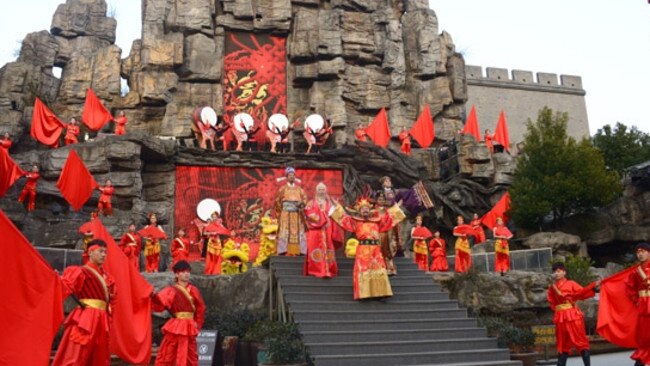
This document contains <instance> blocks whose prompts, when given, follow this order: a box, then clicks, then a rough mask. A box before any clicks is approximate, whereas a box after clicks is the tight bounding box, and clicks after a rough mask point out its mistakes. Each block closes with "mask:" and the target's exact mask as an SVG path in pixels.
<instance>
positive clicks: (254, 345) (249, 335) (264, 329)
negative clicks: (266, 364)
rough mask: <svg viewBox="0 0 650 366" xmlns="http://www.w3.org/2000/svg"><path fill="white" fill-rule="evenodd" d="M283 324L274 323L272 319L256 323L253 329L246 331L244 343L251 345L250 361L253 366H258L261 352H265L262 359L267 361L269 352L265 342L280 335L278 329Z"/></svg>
mask: <svg viewBox="0 0 650 366" xmlns="http://www.w3.org/2000/svg"><path fill="white" fill-rule="evenodd" d="M281 324H282V323H279V322H277V321H273V320H270V319H264V320H260V321H258V322H257V323H255V324H254V325H253V326H252V327H250V328H249V329H248V331H246V334H245V335H244V341H246V342H248V343H249V345H250V348H249V351H250V353H249V359H250V360H251V363H250V364H251V365H253V366H258V357H259V356H258V354H259V353H260V351H264V352H263V356H262V357H260V358H262V359H263V360H265V359H266V354H267V352H266V351H267V350H266V347H265V342H266V340H267V339H271V338H273V337H274V336H275V335H276V334H280V333H281V331H279V330H278V329H277V328H278V327H279V326H281Z"/></svg>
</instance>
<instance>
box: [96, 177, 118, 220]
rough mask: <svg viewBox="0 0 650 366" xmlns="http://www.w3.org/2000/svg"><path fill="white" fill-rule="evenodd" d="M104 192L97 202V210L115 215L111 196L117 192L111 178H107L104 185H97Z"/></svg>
mask: <svg viewBox="0 0 650 366" xmlns="http://www.w3.org/2000/svg"><path fill="white" fill-rule="evenodd" d="M97 189H99V191H100V192H102V194H101V195H100V196H99V202H97V211H98V212H99V213H101V214H103V215H104V216H113V205H112V204H111V196H113V193H115V187H113V183H112V182H111V180H110V179H106V184H105V185H104V186H103V187H97Z"/></svg>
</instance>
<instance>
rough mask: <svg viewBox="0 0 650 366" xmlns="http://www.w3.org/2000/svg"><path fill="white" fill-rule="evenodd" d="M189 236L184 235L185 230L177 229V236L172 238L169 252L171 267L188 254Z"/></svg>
mask: <svg viewBox="0 0 650 366" xmlns="http://www.w3.org/2000/svg"><path fill="white" fill-rule="evenodd" d="M191 244H192V242H191V241H190V238H188V237H187V236H186V235H185V230H183V229H182V228H181V229H178V236H176V237H175V238H174V240H172V245H171V249H170V252H171V253H172V267H174V265H175V264H176V263H178V262H179V261H186V260H187V258H188V257H189V255H190V245H191Z"/></svg>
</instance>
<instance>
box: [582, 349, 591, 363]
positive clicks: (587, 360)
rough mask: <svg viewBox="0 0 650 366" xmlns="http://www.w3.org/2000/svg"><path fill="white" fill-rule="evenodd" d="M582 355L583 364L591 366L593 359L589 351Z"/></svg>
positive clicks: (583, 352)
mask: <svg viewBox="0 0 650 366" xmlns="http://www.w3.org/2000/svg"><path fill="white" fill-rule="evenodd" d="M580 355H581V356H582V363H583V364H584V365H585V366H591V357H590V354H589V350H588V349H586V350H584V351H582V352H580Z"/></svg>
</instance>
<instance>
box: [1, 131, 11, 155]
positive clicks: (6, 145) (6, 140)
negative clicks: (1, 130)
mask: <svg viewBox="0 0 650 366" xmlns="http://www.w3.org/2000/svg"><path fill="white" fill-rule="evenodd" d="M11 145H12V142H11V137H9V132H5V134H4V136H3V137H2V140H0V148H1V149H5V150H7V152H9V149H11Z"/></svg>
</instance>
